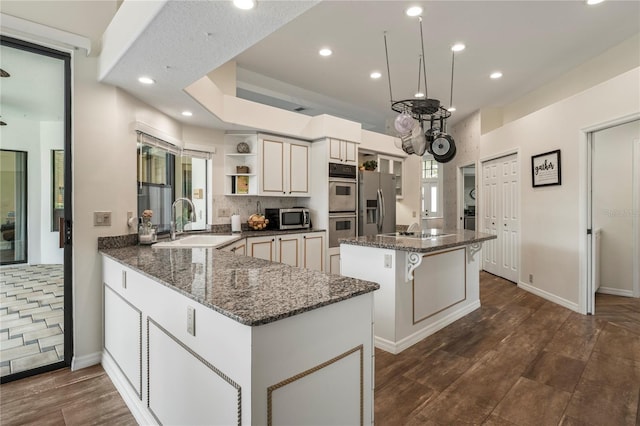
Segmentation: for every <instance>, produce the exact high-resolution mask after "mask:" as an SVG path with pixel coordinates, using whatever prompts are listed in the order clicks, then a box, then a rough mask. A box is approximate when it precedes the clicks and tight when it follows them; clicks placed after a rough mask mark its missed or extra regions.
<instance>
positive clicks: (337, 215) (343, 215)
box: [329, 213, 357, 219]
mask: <svg viewBox="0 0 640 426" xmlns="http://www.w3.org/2000/svg"><path fill="white" fill-rule="evenodd" d="M356 216H357V215H356V214H355V213H353V214H351V213H349V214H333V213H329V219H334V218H337V219H340V218H345V217H346V218H354V217H356Z"/></svg>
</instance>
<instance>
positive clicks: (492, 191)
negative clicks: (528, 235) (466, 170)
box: [482, 154, 520, 282]
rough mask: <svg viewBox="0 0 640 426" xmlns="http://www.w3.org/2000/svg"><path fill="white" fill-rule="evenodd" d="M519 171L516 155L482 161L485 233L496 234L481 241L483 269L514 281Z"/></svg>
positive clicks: (517, 247)
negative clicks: (487, 239) (493, 237)
mask: <svg viewBox="0 0 640 426" xmlns="http://www.w3.org/2000/svg"><path fill="white" fill-rule="evenodd" d="M519 174H520V173H519V167H518V158H517V156H516V155H515V154H513V155H510V156H507V157H504V158H498V159H495V160H491V161H487V162H485V163H484V164H483V176H482V180H483V201H484V203H483V204H484V214H483V222H484V223H483V225H484V232H486V233H489V234H492V235H496V236H497V239H495V240H491V241H488V242H486V243H484V248H483V252H484V261H483V269H484V270H485V271H487V272H490V273H492V274H494V275H498V276H501V277H503V278H506V279H508V280H509V281H513V282H518V273H519V272H518V270H519V259H520V254H519V253H520V236H519V221H520V202H519V200H520V197H519V190H520V186H519V185H520V184H519Z"/></svg>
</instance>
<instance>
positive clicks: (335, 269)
mask: <svg viewBox="0 0 640 426" xmlns="http://www.w3.org/2000/svg"><path fill="white" fill-rule="evenodd" d="M328 272H329V273H330V274H335V275H340V247H333V248H330V249H329V271H328Z"/></svg>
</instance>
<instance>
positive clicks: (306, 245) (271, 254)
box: [246, 232, 324, 271]
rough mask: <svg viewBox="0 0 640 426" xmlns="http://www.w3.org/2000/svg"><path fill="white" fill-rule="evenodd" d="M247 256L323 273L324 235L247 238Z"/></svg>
mask: <svg viewBox="0 0 640 426" xmlns="http://www.w3.org/2000/svg"><path fill="white" fill-rule="evenodd" d="M246 255H247V256H250V257H257V258H259V259H265V260H269V261H271V262H280V263H286V264H287V265H291V266H295V267H300V268H306V269H314V270H317V271H324V233H323V232H309V233H305V234H282V235H272V236H267V237H250V238H247V252H246Z"/></svg>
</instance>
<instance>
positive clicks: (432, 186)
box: [420, 154, 444, 219]
mask: <svg viewBox="0 0 640 426" xmlns="http://www.w3.org/2000/svg"><path fill="white" fill-rule="evenodd" d="M425 161H435V160H434V158H433V155H431V154H425V155H424V156H422V162H421V163H420V179H421V192H420V202H421V207H422V211H421V214H420V216H421V217H422V219H427V218H442V217H443V216H444V206H443V197H442V186H443V185H442V181H443V179H442V174H443V167H442V164H441V163H438V162H436V163H435V164H436V165H437V167H438V177H436V178H431V177H429V178H425V177H423V175H424V173H423V170H424V168H425V164H424V162H425ZM433 190H435V191H436V195H435V201H436V202H435V204H436V208H435V209H433V208H432V202H431V197H429V198H427V199H425V194H431V193H432V191H433Z"/></svg>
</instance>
